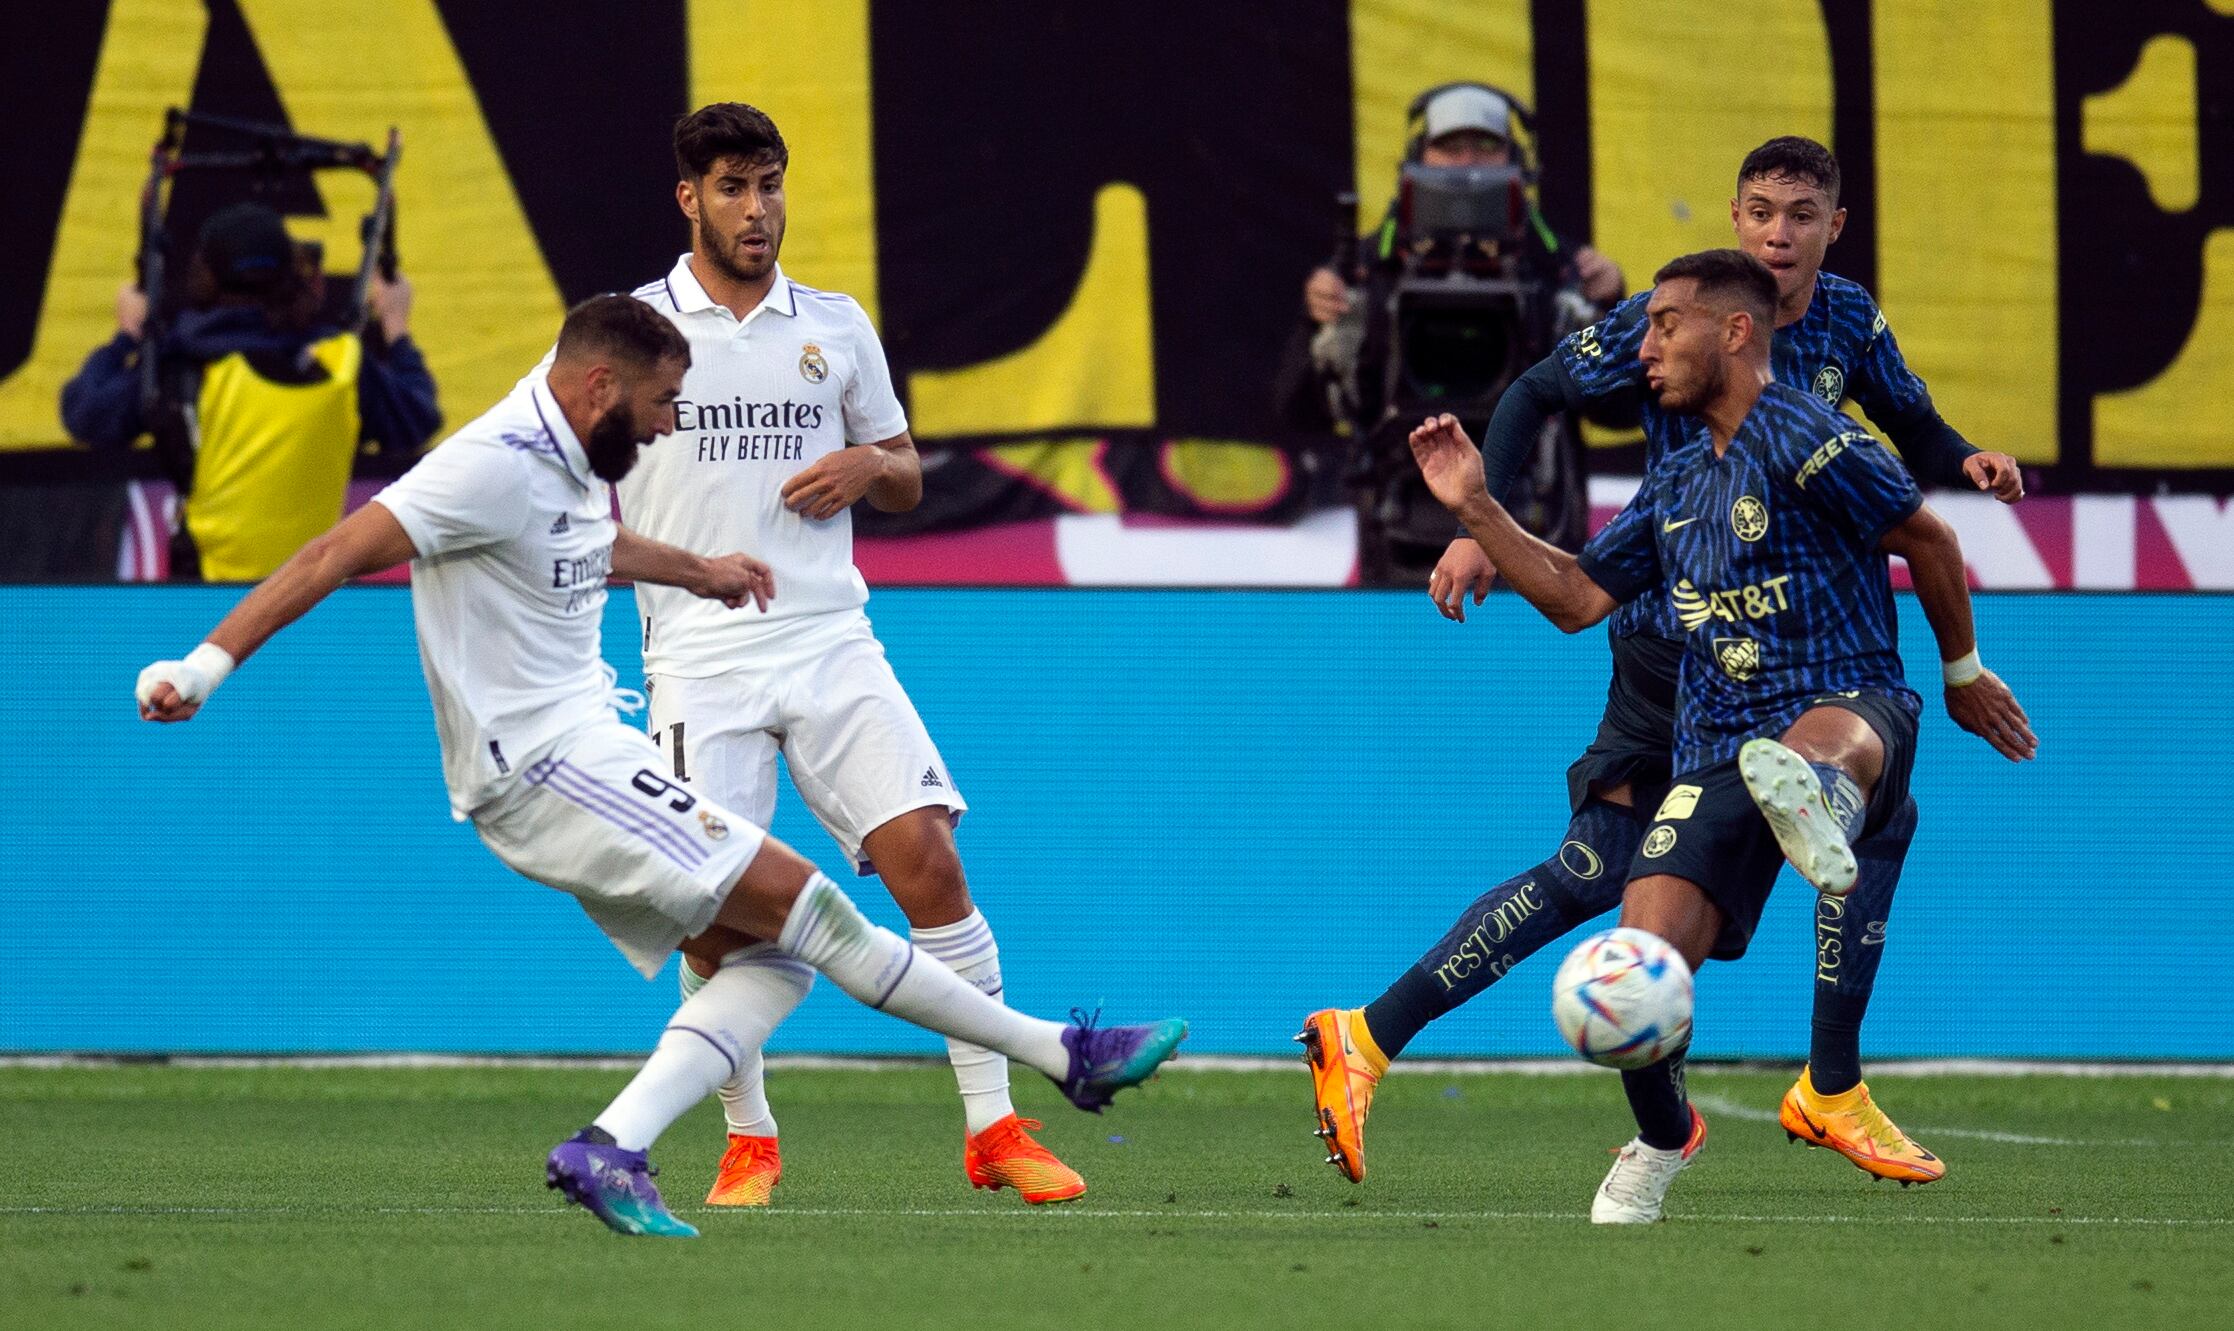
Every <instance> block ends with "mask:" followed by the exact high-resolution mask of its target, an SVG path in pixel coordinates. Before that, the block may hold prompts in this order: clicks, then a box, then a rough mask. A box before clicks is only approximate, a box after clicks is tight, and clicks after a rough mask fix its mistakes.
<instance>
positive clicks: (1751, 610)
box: [1581, 384, 1923, 772]
mask: <svg viewBox="0 0 2234 1331" xmlns="http://www.w3.org/2000/svg"><path fill="white" fill-rule="evenodd" d="M1922 503H1923V495H1922V493H1921V492H1920V491H1919V490H1918V489H1917V488H1916V482H1915V479H1914V478H1913V477H1911V476H1910V475H1909V474H1908V473H1907V471H1906V470H1904V469H1903V468H1902V467H1901V466H1900V464H1899V463H1898V462H1897V461H1896V460H1894V458H1893V457H1892V456H1891V454H1890V453H1889V452H1888V451H1887V450H1886V449H1885V448H1884V447H1883V446H1882V445H1880V444H1878V443H1877V441H1876V439H1875V438H1874V437H1873V436H1871V435H1870V434H1869V432H1868V431H1866V430H1863V429H1861V428H1860V427H1858V426H1856V425H1855V424H1854V422H1853V421H1851V420H1849V419H1847V418H1846V417H1845V416H1842V415H1840V414H1839V413H1837V412H1835V411H1833V410H1831V409H1830V408H1829V407H1826V406H1824V405H1823V403H1822V402H1821V401H1820V400H1819V399H1817V398H1815V397H1814V396H1812V395H1811V394H1808V393H1805V392H1802V391H1800V390H1799V389H1796V388H1793V387H1791V386H1790V385H1787V384H1770V385H1769V386H1768V387H1767V388H1765V389H1764V390H1762V393H1761V400H1760V401H1759V402H1758V403H1756V404H1755V405H1754V407H1753V410H1752V411H1750V412H1749V413H1747V415H1746V418H1745V420H1744V422H1743V423H1742V424H1741V425H1740V426H1739V427H1738V432H1737V434H1736V435H1735V436H1734V437H1733V438H1732V439H1731V441H1730V447H1729V449H1728V450H1727V451H1726V452H1724V453H1723V454H1722V456H1720V457H1717V456H1715V452H1714V444H1713V441H1712V440H1711V439H1710V438H1707V437H1705V436H1704V435H1703V433H1702V435H1701V436H1700V437H1698V438H1695V439H1687V440H1685V441H1684V442H1683V443H1682V444H1680V445H1678V446H1675V447H1672V448H1670V449H1669V450H1668V451H1667V452H1665V453H1663V454H1662V455H1661V457H1660V458H1659V459H1658V460H1657V461H1656V462H1654V463H1653V465H1652V469H1651V470H1650V471H1649V472H1647V473H1646V475H1645V478H1644V483H1643V484H1642V485H1641V486H1640V487H1639V488H1638V491H1637V495H1636V498H1635V499H1633V500H1631V501H1630V503H1629V506H1628V507H1626V508H1624V509H1623V510H1622V511H1621V513H1620V514H1619V515H1618V516H1616V517H1615V518H1614V520H1613V521H1612V522H1610V523H1608V524H1607V525H1606V527H1605V529H1604V530H1602V531H1600V532H1599V533H1598V534H1597V535H1596V536H1594V537H1592V538H1591V540H1590V543H1589V544H1588V545H1586V546H1584V547H1583V552H1582V556H1581V559H1582V568H1583V571H1584V572H1585V573H1587V574H1588V575H1589V576H1590V578H1591V580H1592V581H1594V582H1596V583H1597V584H1598V585H1599V586H1601V587H1603V588H1605V589H1606V591H1607V593H1608V594H1610V595H1611V596H1613V598H1614V599H1615V600H1617V601H1633V600H1637V599H1647V600H1656V601H1661V602H1663V603H1664V604H1665V606H1666V613H1667V618H1668V619H1669V620H1670V621H1672V623H1673V624H1674V626H1675V628H1676V630H1677V632H1678V636H1679V637H1680V639H1681V640H1682V642H1683V647H1684V651H1683V664H1682V668H1681V671H1680V673H1679V676H1678V693H1677V706H1676V733H1675V770H1676V771H1677V772H1689V771H1695V770H1697V769H1699V768H1702V767H1707V766H1710V765H1712V764H1714V763H1717V762H1720V761H1722V760H1724V759H1727V758H1732V757H1735V756H1736V755H1737V751H1738V746H1739V745H1740V744H1742V743H1743V742H1744V741H1745V740H1747V739H1750V738H1752V737H1754V736H1757V735H1774V734H1778V733H1781V732H1782V730H1783V729H1784V728H1785V727H1786V726H1788V725H1790V724H1791V722H1792V721H1793V719H1794V718H1796V717H1797V716H1798V715H1799V714H1800V713H1801V712H1803V711H1805V710H1806V709H1807V707H1808V705H1809V703H1811V702H1812V701H1813V700H1815V699H1817V698H1820V697H1824V696H1826V695H1829V694H1834V693H1845V692H1851V691H1857V690H1860V691H1867V692H1873V693H1880V694H1885V695H1887V696H1890V697H1893V698H1895V699H1897V700H1898V701H1899V702H1900V703H1901V705H1902V706H1904V707H1906V708H1908V709H1909V710H1910V712H1912V713H1919V714H1920V713H1921V711H1922V703H1921V701H1920V700H1919V699H1918V698H1917V696H1916V694H1915V693H1914V692H1913V691H1911V690H1910V689H1909V687H1908V685H1907V683H1906V682H1905V681H1904V679H1903V677H1902V674H1901V664H1900V653H1899V649H1898V648H1899V642H1898V621H1897V620H1896V618H1895V616H1894V611H1893V589H1892V583H1891V581H1890V579H1889V578H1888V576H1887V572H1886V557H1885V554H1884V552H1883V551H1881V550H1880V549H1879V548H1878V542H1879V541H1880V540H1881V539H1882V538H1883V537H1884V535H1885V533H1886V532H1887V531H1889V530H1891V529H1892V528H1893V527H1895V526H1897V525H1899V524H1900V523H1901V522H1902V521H1903V520H1905V519H1906V518H1907V517H1908V516H1909V515H1910V514H1911V513H1914V512H1915V511H1916V509H1917V508H1918V506H1920V505H1921V504H1922ZM1663 584H1664V586H1663Z"/></svg>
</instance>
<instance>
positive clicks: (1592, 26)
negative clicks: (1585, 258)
mask: <svg viewBox="0 0 2234 1331" xmlns="http://www.w3.org/2000/svg"><path fill="white" fill-rule="evenodd" d="M1588 11H1589V41H1590V152H1591V157H1592V159H1593V166H1594V169H1595V175H1594V177H1593V181H1594V184H1595V187H1596V188H1595V190H1594V197H1595V199H1596V203H1597V208H1596V212H1597V218H1596V230H1597V238H1598V248H1599V249H1601V250H1603V251H1605V252H1606V253H1607V254H1608V255H1609V256H1611V257H1612V258H1613V259H1614V260H1615V261H1616V262H1618V263H1619V264H1620V265H1621V267H1622V271H1623V272H1624V273H1626V274H1627V275H1628V278H1629V286H1630V288H1631V289H1632V290H1642V289H1643V288H1644V287H1645V286H1646V285H1647V284H1648V283H1649V282H1650V281H1651V277H1652V273H1653V271H1654V270H1655V269H1657V268H1658V267H1659V266H1660V265H1661V264H1664V263H1666V262H1667V261H1668V260H1670V259H1672V258H1674V257H1676V256H1677V255H1679V254H1688V253H1690V252H1692V251H1694V250H1703V249H1713V248H1717V247H1728V246H1730V245H1733V244H1735V243H1736V240H1735V238H1734V237H1733V236H1732V235H1731V231H1730V199H1731V197H1732V196H1733V195H1734V194H1735V193H1736V192H1737V175H1738V163H1740V162H1742V161H1744V160H1745V155H1746V154H1747V153H1749V152H1751V151H1753V150H1754V149H1755V148H1758V147H1760V146H1761V145H1762V144H1763V143H1765V142H1767V141H1768V140H1769V139H1772V138H1774V137H1776V136H1777V135H1779V134H1804V135H1806V136H1808V137H1809V138H1811V139H1817V140H1820V141H1822V142H1824V143H1830V139H1831V133H1830V129H1831V48H1830V33H1829V31H1828V30H1827V29H1826V28H1825V27H1824V26H1823V15H1822V10H1821V8H1820V7H1819V6H1818V5H1817V4H1816V3H1815V0H1762V2H1761V3H1755V4H1750V5H1744V6H1740V7H1723V6H1707V5H1671V4H1667V3H1665V0H1592V3H1591V4H1590V5H1589V6H1588ZM1832 147H1833V148H1834V149H1835V148H1836V147H1837V145H1835V144H1833V145H1832Z"/></svg>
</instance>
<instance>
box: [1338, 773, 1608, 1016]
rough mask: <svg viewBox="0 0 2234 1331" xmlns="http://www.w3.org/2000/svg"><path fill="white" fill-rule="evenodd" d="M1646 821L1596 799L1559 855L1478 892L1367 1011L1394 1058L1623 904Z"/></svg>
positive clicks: (1580, 815)
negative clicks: (1440, 1021) (1440, 1020)
mask: <svg viewBox="0 0 2234 1331" xmlns="http://www.w3.org/2000/svg"><path fill="white" fill-rule="evenodd" d="M1643 834H1644V833H1643V827H1642V825H1641V823H1640V822H1639V820H1638V818H1637V814H1636V811H1635V810H1633V809H1625V808H1622V807H1621V806H1620V805H1618V804H1608V803H1606V802H1605V801H1603V800H1592V801H1590V802H1589V803H1588V804H1585V805H1584V806H1583V807H1582V811H1581V812H1580V813H1577V814H1576V815H1575V817H1574V821H1573V822H1570V823H1568V824H1567V839H1566V840H1565V841H1564V842H1562V843H1561V844H1560V847H1559V853H1558V854H1556V855H1554V856H1552V857H1551V858H1550V859H1548V860H1545V861H1544V862H1543V863H1542V864H1539V865H1537V866H1536V867H1535V868H1533V869H1530V870H1528V871H1527V872H1526V873H1521V874H1515V875H1514V876H1513V877H1511V878H1508V879H1506V880H1505V881H1504V882H1502V883H1499V884H1498V885H1497V886H1495V887H1493V888H1491V889H1490V890H1489V891H1487V892H1484V893H1483V894H1482V895H1481V896H1479V897H1477V898H1475V900H1474V904H1472V905H1470V906H1468V907H1467V908H1466V910H1465V911H1464V913H1462V914H1461V915H1460V916H1459V917H1458V920H1457V922H1456V923H1454V924H1452V925H1451V927H1450V931H1449V932H1448V933H1446V934H1444V935H1443V937H1442V940H1441V941H1440V942H1438V943H1436V944H1435V946H1434V947H1433V948H1431V949H1429V950H1428V953H1427V955H1426V956H1424V957H1421V958H1420V959H1419V960H1418V961H1416V962H1414V963H1413V964H1412V965H1411V966H1409V967H1407V968H1406V969H1405V971H1404V973H1403V974H1402V975H1399V976H1397V977H1396V983H1394V984H1392V985H1390V986H1389V987H1388V991H1387V992H1386V993H1384V994H1382V995H1381V996H1380V997H1379V998H1376V999H1374V1000H1373V1001H1372V1002H1371V1003H1368V1004H1367V1005H1366V1008H1365V1028H1366V1029H1367V1030H1369V1031H1371V1032H1373V1042H1374V1043H1375V1044H1377V1045H1379V1046H1380V1047H1381V1052H1382V1053H1384V1054H1387V1055H1388V1056H1389V1057H1390V1058H1394V1057H1396V1055H1397V1054H1398V1053H1399V1052H1400V1051H1402V1050H1403V1048H1404V1046H1405V1045H1407V1044H1410V1043H1411V1041H1412V1037H1413V1036H1415V1035H1418V1034H1419V1033H1420V1032H1421V1031H1422V1030H1424V1029H1426V1027H1427V1024H1428V1023H1429V1022H1431V1021H1433V1020H1435V1019H1436V1018H1437V1017H1440V1016H1442V1015H1443V1014H1444V1013H1446V1012H1449V1011H1451V1010H1452V1009H1453V1008H1456V1007H1458V1006H1460V1005H1461V1004H1463V1003H1465V1002H1467V1001H1468V1000H1469V999H1471V998H1473V997H1474V996H1475V995H1476V994H1479V993H1481V992H1482V991H1483V990H1485V989H1487V988H1489V987H1490V986H1491V985H1493V984H1495V983H1497V982H1498V981H1499V980H1501V979H1503V978H1505V973H1506V972H1507V971H1509V970H1511V969H1512V968H1513V967H1514V966H1517V965H1519V964H1520V963H1521V961H1523V960H1524V959H1526V958H1528V957H1530V956H1533V955H1534V954H1535V953H1536V951H1537V950H1538V949H1540V948H1542V947H1544V946H1545V945H1546V944H1548V943H1551V942H1553V941H1555V940H1556V939H1558V938H1559V937H1560V936H1561V935H1562V934H1565V933H1567V932H1568V931H1569V930H1571V929H1573V928H1574V927H1575V926H1576V925H1578V924H1581V923H1582V922H1583V921H1585V920H1587V919H1590V918H1591V917H1592V916H1595V915H1601V914H1604V913H1605V912H1606V911H1609V910H1612V909H1613V908H1614V907H1616V906H1618V905H1620V904H1621V889H1622V887H1623V886H1624V884H1625V882H1626V880H1627V878H1628V872H1629V861H1630V860H1631V859H1632V858H1634V857H1635V855H1636V853H1637V843H1638V842H1639V841H1640V840H1641V839H1642V837H1643Z"/></svg>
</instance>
